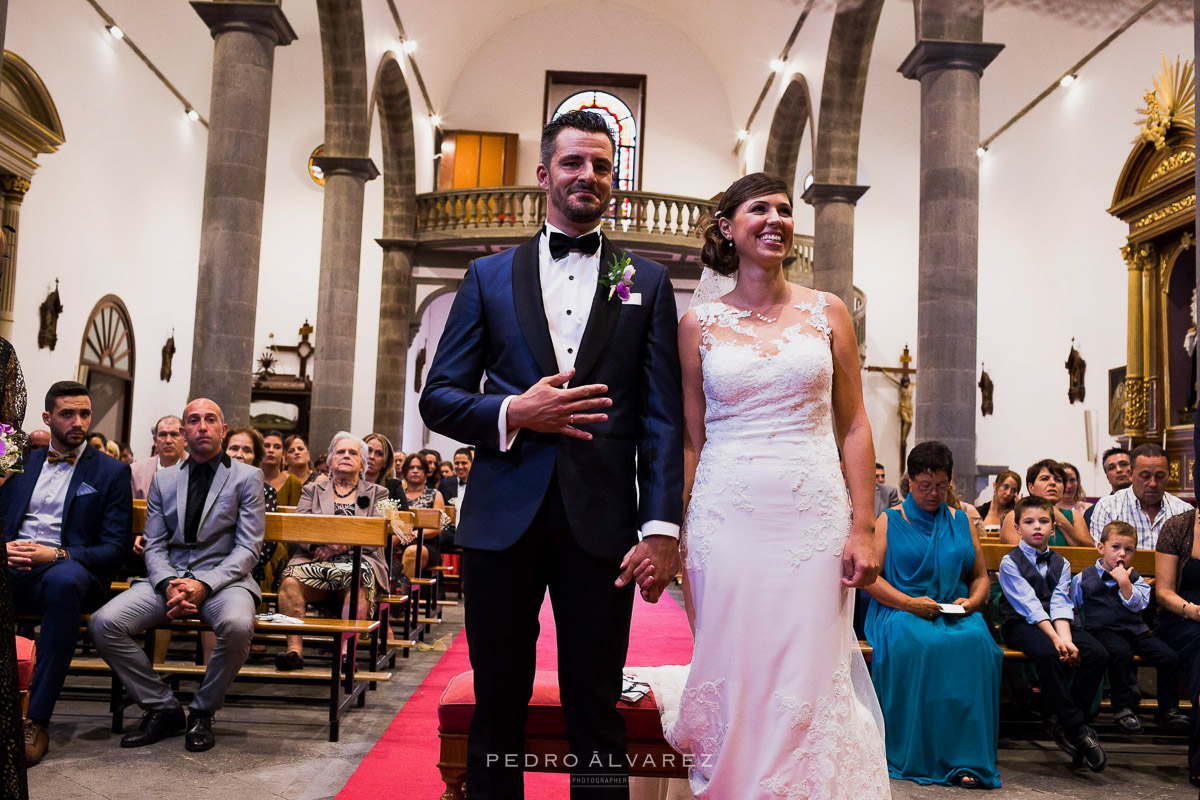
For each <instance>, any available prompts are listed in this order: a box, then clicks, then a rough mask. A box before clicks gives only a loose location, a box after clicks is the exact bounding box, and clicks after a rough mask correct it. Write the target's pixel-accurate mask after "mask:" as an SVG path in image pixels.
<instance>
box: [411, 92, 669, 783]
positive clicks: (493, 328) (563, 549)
mask: <svg viewBox="0 0 1200 800" xmlns="http://www.w3.org/2000/svg"><path fill="white" fill-rule="evenodd" d="M614 153H615V142H614V141H613V137H612V134H611V133H609V130H608V127H607V125H606V124H605V122H604V120H603V119H602V118H601V117H600V116H598V115H596V114H593V113H590V112H586V111H582V112H571V113H568V114H563V115H561V116H559V117H557V118H556V119H555V120H553V121H552V122H550V123H549V124H547V125H546V127H545V128H544V129H543V131H542V143H541V163H540V164H539V165H538V168H537V176H538V183H539V185H540V186H541V187H542V188H543V189H545V190H546V198H547V211H546V226H545V229H544V230H543V231H542V232H540V233H539V234H538V235H537V236H535V237H534V238H533V239H530V240H529V241H527V242H525V243H524V244H522V245H520V246H518V247H516V248H514V249H512V250H508V251H506V252H504V253H499V254H497V255H493V256H488V257H486V258H481V259H478V260H477V261H473V262H472V263H471V265H470V266H469V267H468V268H467V273H466V275H465V276H464V278H463V282H462V286H461V288H460V289H459V290H458V295H457V296H456V297H455V299H454V305H453V307H452V308H451V310H450V317H449V319H448V320H447V322H446V329H445V332H444V333H443V334H442V338H441V342H440V343H439V345H438V351H437V355H436V356H435V357H434V360H433V364H432V366H431V367H430V372H429V380H428V383H427V385H426V387H425V391H424V393H423V394H422V396H421V415H422V416H423V417H424V419H425V423H426V425H428V426H429V428H430V429H432V430H435V431H437V432H439V433H442V434H444V435H446V436H449V437H451V438H454V439H458V440H460V441H466V442H469V443H471V444H474V445H475V447H476V457H475V463H474V465H473V466H472V468H471V491H470V492H468V493H467V497H466V499H465V502H464V506H463V508H462V509H461V510H460V514H459V524H458V530H457V534H456V537H455V543H456V544H458V545H460V546H462V548H463V564H462V570H463V576H464V580H465V584H466V585H465V593H466V602H467V605H466V624H467V642H468V644H469V645H470V651H471V666H472V667H473V668H474V670H475V714H474V717H473V718H472V720H471V731H470V738H469V745H468V758H467V785H468V787H469V788H468V790H469V792H470V796H471V798H472V800H481V798H484V799H486V798H498V799H502V800H510V799H511V798H520V797H522V796H523V775H522V771H521V766H522V765H523V764H524V763H525V759H524V741H525V738H524V730H525V718H526V708H527V705H528V702H529V698H530V695H531V692H532V686H533V673H534V661H535V647H536V643H537V638H538V611H539V609H540V607H541V604H542V599H543V597H544V596H545V593H546V590H547V588H549V590H550V601H551V605H552V607H553V610H554V620H555V627H556V628H557V632H558V633H557V636H558V663H559V670H558V680H559V688H560V693H561V697H562V705H563V711H564V714H565V716H566V724H567V738H568V740H569V742H570V746H571V754H572V756H573V757H574V758H573V761H574V765H573V766H572V763H571V762H568V763H567V766H572V777H571V786H572V788H571V796H572V797H573V798H587V800H600V798H627V797H628V786H627V784H628V779H627V772H628V770H627V768H626V767H625V724H624V721H623V720H622V718H621V715H620V714H619V713H618V712H617V710H616V703H617V699H618V697H619V696H620V693H621V670H622V667H623V666H624V664H625V654H626V650H627V649H628V646H629V621H630V615H631V613H632V609H633V584H634V583H637V584H638V586H639V587H640V588H641V591H642V595H643V597H645V598H646V599H648V600H650V601H651V602H654V601H657V600H658V597H659V596H660V595H661V593H662V591H663V589H665V588H666V585H667V584H668V583H669V582H670V581H671V580H672V579H673V578H674V576H675V574H676V572H677V570H678V565H679V562H678V554H677V548H676V545H677V541H676V540H677V538H678V533H679V522H680V518H681V515H682V499H681V496H682V487H683V455H682V453H683V444H682V428H683V424H682V420H683V410H682V400H681V397H680V377H679V359H678V353H677V350H676V343H675V327H676V323H677V319H676V312H675V294H674V290H673V288H672V286H671V281H670V280H669V279H668V277H667V271H666V269H665V268H663V267H662V266H661V265H659V264H656V263H654V262H652V261H647V260H645V259H642V258H638V257H636V256H632V257H631V258H632V266H633V267H634V268H635V270H636V273H635V274H634V275H633V285H632V286H630V287H627V291H620V292H619V293H616V292H613V291H611V289H612V287H610V286H608V285H605V283H606V281H604V279H605V278H606V277H607V276H608V275H609V273H610V272H611V271H612V268H613V266H614V265H618V264H620V263H621V262H622V261H623V259H624V258H626V257H627V256H628V254H626V253H624V252H623V251H621V250H619V249H618V248H616V247H614V246H613V245H612V243H610V242H609V241H608V239H607V238H605V237H604V236H603V235H602V234H601V233H600V228H601V225H600V219H601V217H602V216H603V214H604V213H605V211H606V210H607V209H608V205H609V198H610V196H611V194H612V185H613V159H614ZM626 273H627V271H626ZM626 297H627V298H628V299H624V298H626ZM481 379H484V382H483V388H482V391H481V390H480V380H481ZM635 478H636V480H635ZM639 529H640V531H641V534H642V536H641V540H640V541H639V536H638V531H639Z"/></svg>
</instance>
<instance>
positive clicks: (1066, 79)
mask: <svg viewBox="0 0 1200 800" xmlns="http://www.w3.org/2000/svg"><path fill="white" fill-rule="evenodd" d="M1074 82H1075V76H1074V75H1063V76H1062V80H1060V81H1059V82H1058V85H1059V86H1063V87H1066V86H1070V85H1071V84H1072V83H1074Z"/></svg>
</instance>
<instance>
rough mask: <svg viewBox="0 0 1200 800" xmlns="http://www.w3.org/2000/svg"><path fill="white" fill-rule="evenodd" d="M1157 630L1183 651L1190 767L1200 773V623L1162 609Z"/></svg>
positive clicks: (1167, 641)
mask: <svg viewBox="0 0 1200 800" xmlns="http://www.w3.org/2000/svg"><path fill="white" fill-rule="evenodd" d="M1185 568H1186V567H1185ZM1155 634H1156V635H1157V636H1158V637H1159V639H1161V640H1162V641H1163V642H1165V643H1166V644H1167V645H1168V646H1169V647H1170V648H1171V649H1172V650H1174V651H1175V652H1176V653H1178V654H1179V660H1180V662H1181V663H1182V664H1183V670H1184V674H1185V675H1187V679H1188V695H1189V697H1190V699H1191V701H1192V713H1191V717H1192V733H1191V739H1190V741H1189V742H1188V769H1189V772H1190V773H1191V775H1192V777H1200V623H1197V622H1193V621H1192V620H1185V619H1181V618H1180V617H1179V616H1177V615H1175V614H1171V613H1169V612H1166V611H1161V613H1159V615H1158V626H1157V627H1156V628H1155Z"/></svg>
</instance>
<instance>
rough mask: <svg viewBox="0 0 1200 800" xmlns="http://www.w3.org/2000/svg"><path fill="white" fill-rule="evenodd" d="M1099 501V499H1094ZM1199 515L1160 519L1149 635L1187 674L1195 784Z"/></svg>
mask: <svg viewBox="0 0 1200 800" xmlns="http://www.w3.org/2000/svg"><path fill="white" fill-rule="evenodd" d="M1196 480H1200V464H1197V463H1195V462H1193V464H1192V481H1193V485H1195V481H1196ZM1097 505H1099V503H1097ZM1198 531H1200V521H1198V520H1197V518H1196V510H1195V509H1191V510H1190V511H1187V512H1184V513H1183V514H1179V515H1176V516H1174V517H1171V518H1170V519H1168V520H1167V521H1166V522H1165V523H1163V526H1162V531H1161V532H1160V534H1159V537H1158V542H1157V543H1156V545H1155V552H1154V593H1155V595H1156V596H1157V597H1158V620H1157V623H1156V624H1155V626H1154V635H1155V636H1157V637H1158V638H1159V639H1162V640H1163V641H1164V642H1166V643H1167V645H1169V646H1170V647H1171V649H1172V650H1174V651H1175V652H1176V653H1178V654H1179V660H1180V662H1181V663H1182V664H1183V670H1184V673H1185V675H1186V676H1187V683H1188V697H1189V698H1190V699H1191V701H1192V715H1191V724H1192V727H1191V735H1190V737H1189V740H1188V773H1189V775H1190V776H1191V781H1192V784H1193V785H1196V786H1200V715H1197V713H1196V710H1197V709H1200V558H1197V557H1196V545H1197V542H1200V537H1197V535H1196V534H1197V532H1198Z"/></svg>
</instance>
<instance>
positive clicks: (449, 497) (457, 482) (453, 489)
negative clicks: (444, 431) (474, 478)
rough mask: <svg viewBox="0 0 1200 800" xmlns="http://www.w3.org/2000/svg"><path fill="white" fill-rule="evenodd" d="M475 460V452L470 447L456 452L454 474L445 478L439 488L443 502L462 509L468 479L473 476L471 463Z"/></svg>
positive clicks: (461, 448)
mask: <svg viewBox="0 0 1200 800" xmlns="http://www.w3.org/2000/svg"><path fill="white" fill-rule="evenodd" d="M474 459H475V451H474V450H472V449H471V448H469V447H460V448H458V449H457V450H455V451H454V464H453V467H454V472H453V474H452V475H450V476H449V477H446V478H443V479H442V482H441V484H440V485H439V486H438V491H439V492H441V495H442V500H444V501H445V502H446V503H447V504H449V505H453V506H456V507H458V508H462V499H463V497H464V496H465V495H466V493H467V478H468V477H470V475H471V463H472V462H473V461H474Z"/></svg>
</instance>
